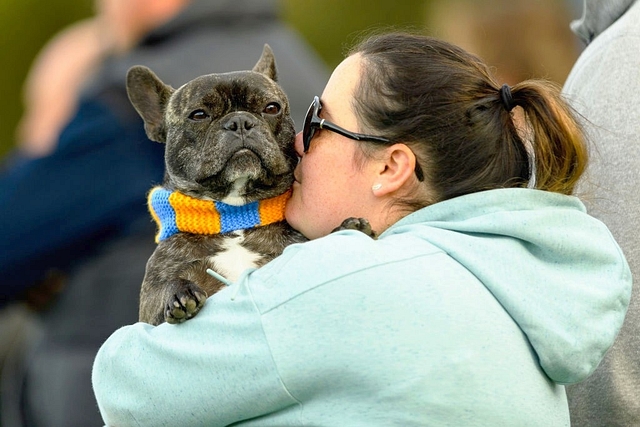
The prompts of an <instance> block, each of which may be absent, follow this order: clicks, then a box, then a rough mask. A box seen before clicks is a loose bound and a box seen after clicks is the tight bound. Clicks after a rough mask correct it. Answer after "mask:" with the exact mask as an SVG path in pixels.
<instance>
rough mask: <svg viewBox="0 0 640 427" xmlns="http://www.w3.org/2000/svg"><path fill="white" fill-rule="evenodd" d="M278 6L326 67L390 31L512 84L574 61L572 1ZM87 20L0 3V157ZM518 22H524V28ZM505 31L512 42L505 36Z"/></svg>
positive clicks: (61, 4)
mask: <svg viewBox="0 0 640 427" xmlns="http://www.w3.org/2000/svg"><path fill="white" fill-rule="evenodd" d="M281 3H282V14H283V17H284V18H285V20H287V21H288V22H289V23H290V24H291V25H292V26H293V27H295V28H296V29H297V30H299V31H300V32H301V33H302V35H303V36H304V37H305V38H306V39H307V40H308V41H309V42H310V43H311V44H312V46H314V47H315V48H316V50H317V51H318V53H319V54H320V55H321V57H322V58H324V60H325V61H326V63H327V65H328V66H329V67H331V68H333V67H334V66H335V65H336V64H337V63H339V62H340V60H341V59H342V53H343V51H344V49H345V47H346V46H348V45H349V42H350V41H353V40H354V38H356V37H357V36H358V35H359V34H361V33H362V32H363V31H369V30H372V29H379V28H388V27H390V26H393V27H396V28H412V29H419V30H422V31H423V32H426V33H431V34H434V35H436V36H439V37H442V38H445V39H449V40H450V41H453V42H455V43H458V44H460V45H462V46H463V47H466V48H467V49H469V50H471V51H475V53H477V54H479V55H480V56H483V57H484V58H485V59H486V60H487V61H488V62H489V63H490V64H492V65H495V66H496V70H497V72H498V73H502V75H503V79H504V80H505V81H507V82H509V83H515V81H514V80H517V79H522V78H526V77H534V76H537V77H548V78H550V79H552V80H556V81H558V82H559V83H562V82H563V81H564V78H565V77H566V74H567V73H568V70H569V69H570V66H571V64H573V62H574V61H575V59H576V57H577V54H578V47H577V46H576V44H575V40H574V39H573V36H572V35H571V34H570V31H569V22H570V19H571V18H572V17H575V14H576V11H575V10H574V9H571V7H570V3H571V1H570V0H567V1H564V0H281ZM514 5H515V6H518V7H515V6H514ZM92 13H93V1H92V0H0V64H2V66H1V67H0V81H1V82H2V83H3V84H2V100H3V102H2V103H1V104H0V156H3V155H4V154H5V153H6V152H7V151H8V150H9V149H10V148H11V147H13V146H14V145H15V129H16V125H17V123H18V121H19V119H20V116H21V114H22V111H23V106H22V85H23V82H24V80H25V77H26V75H27V71H28V69H29V67H30V65H31V63H32V61H33V59H34V57H35V56H36V54H37V53H38V51H39V50H40V48H41V47H42V46H43V45H44V43H45V42H46V41H47V40H48V39H49V38H50V37H51V36H52V35H53V34H55V33H56V32H57V31H58V30H60V29H61V28H63V27H64V26H66V25H68V24H70V23H72V22H74V21H77V20H79V19H82V18H85V17H88V16H90V15H91V14H92ZM523 18H529V20H528V21H522V19H523ZM496 19H497V20H499V23H498V25H496V22H495V21H496ZM511 27H513V28H511ZM496 28H497V29H498V30H499V31H496ZM507 31H512V32H514V33H515V34H517V36H514V34H505V32H507ZM494 33H495V34H494ZM479 41H480V42H481V43H479ZM508 44H511V47H509V46H507V45H508ZM502 61H504V62H502ZM52 108H55V107H54V106H52Z"/></svg>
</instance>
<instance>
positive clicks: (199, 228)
mask: <svg viewBox="0 0 640 427" xmlns="http://www.w3.org/2000/svg"><path fill="white" fill-rule="evenodd" d="M290 197H291V189H289V190H288V191H287V192H285V193H283V194H281V195H279V196H276V197H273V198H271V199H266V200H259V201H256V202H252V203H248V204H246V205H241V206H233V205H228V204H226V203H222V202H217V201H213V200H200V199H196V198H195V197H191V196H187V195H186V194H182V193H179V192H176V191H173V192H172V191H169V190H167V189H165V188H163V187H154V188H153V189H152V190H151V191H150V192H149V197H148V206H149V211H150V212H151V216H152V217H153V219H154V220H155V222H156V224H157V225H158V234H157V235H156V242H159V241H161V240H164V239H166V238H168V237H170V236H172V235H174V234H176V233H180V232H181V233H192V234H206V235H212V234H219V233H228V232H231V231H235V230H244V229H248V228H254V227H259V226H262V225H267V224H272V223H274V222H279V221H284V210H285V206H286V204H287V200H289V198H290Z"/></svg>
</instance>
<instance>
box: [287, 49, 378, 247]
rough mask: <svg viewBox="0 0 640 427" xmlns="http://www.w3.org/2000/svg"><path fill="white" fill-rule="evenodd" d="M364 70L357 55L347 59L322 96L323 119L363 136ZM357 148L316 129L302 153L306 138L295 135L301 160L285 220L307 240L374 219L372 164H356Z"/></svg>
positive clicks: (352, 143)
mask: <svg viewBox="0 0 640 427" xmlns="http://www.w3.org/2000/svg"><path fill="white" fill-rule="evenodd" d="M360 67H361V59H360V56H359V55H354V56H350V57H348V58H347V59H345V60H344V61H343V62H342V63H341V64H340V65H338V67H337V68H336V69H335V70H334V72H333V74H332V75H331V78H330V79H329V82H328V83H327V86H326V87H325V89H324V92H323V93H322V96H321V97H320V100H321V102H322V110H321V112H320V117H321V118H323V119H326V120H327V121H331V122H333V123H335V124H337V125H338V126H341V127H343V128H345V129H347V130H350V131H352V132H358V131H359V126H358V121H357V119H356V116H355V115H354V112H353V110H352V101H353V94H354V91H355V88H356V86H357V83H358V80H359V78H360ZM357 144H358V142H357V141H353V140H351V139H349V138H346V137H344V136H341V135H338V134H337V133H334V132H330V131H328V130H317V131H316V133H315V136H314V137H313V139H312V141H311V144H310V147H309V151H308V152H307V153H303V148H302V135H301V133H299V134H298V135H297V136H296V142H295V145H296V151H297V152H298V155H299V156H301V159H300V163H299V164H298V166H297V168H296V170H295V178H296V180H295V182H294V184H293V196H292V197H291V199H290V201H289V203H288V204H287V210H286V218H287V221H288V222H289V223H290V224H291V225H292V226H293V227H294V228H295V229H297V230H298V231H300V232H301V233H302V234H304V235H305V236H306V237H308V238H310V239H315V238H318V237H322V236H326V235H327V234H329V233H330V232H331V231H332V230H333V229H334V228H336V227H338V226H339V225H340V224H341V223H342V221H344V220H345V219H347V218H349V217H362V218H367V219H369V220H371V215H372V211H371V205H372V203H373V202H374V197H373V195H372V191H371V187H372V185H374V184H375V182H373V181H374V180H375V176H374V175H373V174H372V171H373V168H372V165H371V163H370V162H365V164H364V166H363V165H361V164H360V165H358V164H357V163H356V161H355V158H354V156H355V155H356V153H357V151H356V150H358V149H359V147H358V146H357Z"/></svg>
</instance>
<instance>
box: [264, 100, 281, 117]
mask: <svg viewBox="0 0 640 427" xmlns="http://www.w3.org/2000/svg"><path fill="white" fill-rule="evenodd" d="M280 108H281V107H280V104H278V103H277V102H271V103H269V104H267V106H266V107H264V110H263V112H264V113H265V114H271V115H275V114H278V113H279V112H280Z"/></svg>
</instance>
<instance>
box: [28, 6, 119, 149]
mask: <svg viewBox="0 0 640 427" xmlns="http://www.w3.org/2000/svg"><path fill="white" fill-rule="evenodd" d="M102 21H103V20H102V19H100V15H97V16H96V17H95V18H89V19H85V20H83V21H80V22H77V23H75V24H72V25H70V26H69V27H67V28H65V29H63V30H62V31H60V32H59V33H58V34H56V35H55V36H54V37H53V38H52V39H51V40H50V41H49V42H48V43H47V44H46V45H45V46H44V48H43V49H42V50H41V51H40V53H39V54H38V55H37V57H36V58H35V60H34V62H33V64H32V65H31V68H30V70H29V74H28V75H27V78H26V80H25V84H24V90H23V91H24V94H23V103H24V114H23V116H22V118H21V120H20V123H19V124H18V130H17V142H18V148H19V149H20V150H21V151H22V152H23V153H24V154H25V155H26V156H28V157H37V156H44V155H46V154H49V153H50V152H51V151H53V149H54V148H55V144H56V141H57V140H58V135H59V134H60V131H61V130H62V128H63V126H65V125H66V124H67V123H68V121H69V119H70V118H71V117H72V115H73V113H75V109H76V106H77V100H78V97H79V95H80V91H81V90H82V88H83V86H84V83H85V82H86V81H87V80H88V79H89V77H90V76H91V74H92V73H93V72H94V71H95V69H96V67H97V66H98V64H99V63H100V61H101V60H102V58H103V57H104V56H105V55H106V54H107V52H109V50H110V46H111V43H110V42H109V35H110V32H109V31H106V28H105V26H104V25H103V22H102Z"/></svg>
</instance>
